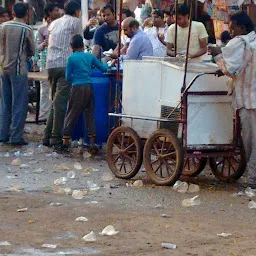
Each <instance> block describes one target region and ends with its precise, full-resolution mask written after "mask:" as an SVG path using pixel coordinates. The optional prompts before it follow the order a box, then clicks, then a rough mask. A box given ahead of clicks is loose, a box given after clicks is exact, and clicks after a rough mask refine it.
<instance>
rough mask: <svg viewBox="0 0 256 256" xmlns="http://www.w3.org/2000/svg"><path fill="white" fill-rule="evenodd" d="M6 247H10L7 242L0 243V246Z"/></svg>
mask: <svg viewBox="0 0 256 256" xmlns="http://www.w3.org/2000/svg"><path fill="white" fill-rule="evenodd" d="M8 245H11V244H10V243H9V242H8V241H3V242H1V241H0V246H8Z"/></svg>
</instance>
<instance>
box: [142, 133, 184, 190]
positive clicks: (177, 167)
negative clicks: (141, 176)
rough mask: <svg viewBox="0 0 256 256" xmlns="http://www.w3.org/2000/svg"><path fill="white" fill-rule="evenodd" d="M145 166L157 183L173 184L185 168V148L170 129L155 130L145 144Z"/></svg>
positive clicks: (150, 176)
mask: <svg viewBox="0 0 256 256" xmlns="http://www.w3.org/2000/svg"><path fill="white" fill-rule="evenodd" d="M143 155H144V166H145V169H146V172H147V174H148V176H149V178H150V179H151V180H153V182H154V183H155V184H157V185H171V184H173V183H174V182H175V181H177V180H178V178H179V177H180V175H181V172H182V169H183V162H184V159H183V148H182V147H181V145H180V142H179V140H178V139H177V137H176V136H175V135H174V134H173V133H172V132H171V131H169V130H166V129H160V130H157V131H155V132H154V133H153V134H152V135H151V136H150V137H149V138H148V139H147V141H146V144H145V146H144V154H143Z"/></svg>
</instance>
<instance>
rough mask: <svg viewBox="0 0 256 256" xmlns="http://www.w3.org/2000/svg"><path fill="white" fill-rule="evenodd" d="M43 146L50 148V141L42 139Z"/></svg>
mask: <svg viewBox="0 0 256 256" xmlns="http://www.w3.org/2000/svg"><path fill="white" fill-rule="evenodd" d="M43 146H46V147H51V144H50V140H49V139H43Z"/></svg>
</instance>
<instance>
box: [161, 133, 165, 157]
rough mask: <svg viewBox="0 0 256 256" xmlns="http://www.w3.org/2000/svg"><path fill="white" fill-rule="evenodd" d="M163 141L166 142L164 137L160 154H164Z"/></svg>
mask: <svg viewBox="0 0 256 256" xmlns="http://www.w3.org/2000/svg"><path fill="white" fill-rule="evenodd" d="M165 142H166V137H164V141H163V143H162V148H161V154H164V146H165Z"/></svg>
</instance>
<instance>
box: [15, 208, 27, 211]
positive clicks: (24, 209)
mask: <svg viewBox="0 0 256 256" xmlns="http://www.w3.org/2000/svg"><path fill="white" fill-rule="evenodd" d="M27 211H28V208H22V209H18V210H17V212H27Z"/></svg>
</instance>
